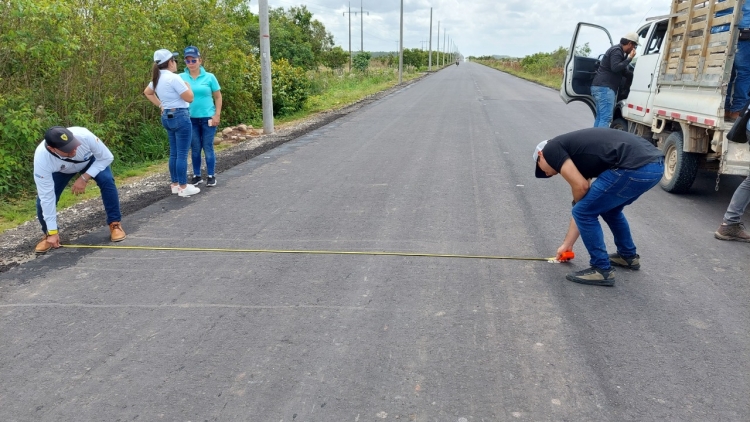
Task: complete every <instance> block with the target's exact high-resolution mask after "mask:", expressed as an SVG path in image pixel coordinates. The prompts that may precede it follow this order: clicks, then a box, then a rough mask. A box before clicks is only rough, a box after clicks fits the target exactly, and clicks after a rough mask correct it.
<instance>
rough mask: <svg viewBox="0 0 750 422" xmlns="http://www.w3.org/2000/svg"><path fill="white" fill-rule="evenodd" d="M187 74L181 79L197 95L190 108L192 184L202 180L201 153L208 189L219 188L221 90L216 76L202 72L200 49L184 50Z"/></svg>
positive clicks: (182, 75) (188, 48) (184, 73)
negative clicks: (216, 146) (216, 142)
mask: <svg viewBox="0 0 750 422" xmlns="http://www.w3.org/2000/svg"><path fill="white" fill-rule="evenodd" d="M184 56H185V65H186V66H187V67H186V68H185V72H183V73H182V74H181V75H180V76H181V77H182V79H183V80H184V81H185V82H187V83H189V84H190V86H191V87H192V89H193V93H194V94H195V99H194V100H193V102H192V103H191V104H190V122H191V123H192V125H193V139H192V143H191V150H192V160H193V178H192V179H191V183H192V184H193V185H199V184H201V183H202V182H203V179H202V178H201V151H203V154H204V155H205V156H206V174H207V176H208V178H207V180H206V186H216V176H215V173H214V172H215V171H216V154H215V153H214V136H215V135H216V128H217V127H218V126H219V122H220V119H221V87H220V86H219V81H218V80H217V79H216V76H214V74H213V73H209V72H206V69H204V68H203V59H202V58H201V54H200V52H199V51H198V47H194V46H189V47H185V51H184Z"/></svg>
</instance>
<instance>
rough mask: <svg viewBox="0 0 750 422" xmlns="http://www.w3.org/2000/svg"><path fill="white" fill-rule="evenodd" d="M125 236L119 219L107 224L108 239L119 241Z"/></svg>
mask: <svg viewBox="0 0 750 422" xmlns="http://www.w3.org/2000/svg"><path fill="white" fill-rule="evenodd" d="M126 237H127V235H126V234H125V230H123V229H122V224H120V222H119V221H116V222H114V223H110V224H109V240H111V241H113V242H119V241H121V240H123V239H125V238H126Z"/></svg>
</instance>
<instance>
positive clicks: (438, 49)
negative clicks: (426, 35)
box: [430, 21, 440, 67]
mask: <svg viewBox="0 0 750 422" xmlns="http://www.w3.org/2000/svg"><path fill="white" fill-rule="evenodd" d="M430 32H432V31H430ZM430 37H432V34H430ZM437 42H438V46H437V48H436V49H435V51H436V52H437V55H438V57H437V63H436V64H437V65H438V67H440V21H438V39H437Z"/></svg>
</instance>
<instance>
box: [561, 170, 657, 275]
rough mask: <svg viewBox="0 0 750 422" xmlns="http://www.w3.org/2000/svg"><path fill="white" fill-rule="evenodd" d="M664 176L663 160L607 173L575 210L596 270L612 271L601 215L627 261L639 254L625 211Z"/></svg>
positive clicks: (579, 202) (603, 174)
mask: <svg viewBox="0 0 750 422" xmlns="http://www.w3.org/2000/svg"><path fill="white" fill-rule="evenodd" d="M662 173H664V160H663V159H660V160H659V161H658V162H654V163H649V164H646V165H644V166H641V167H640V168H637V169H634V170H626V169H610V170H607V171H605V172H604V173H602V174H600V175H599V177H598V178H597V179H596V180H595V181H594V183H592V184H591V188H590V189H589V191H588V193H586V196H584V197H583V198H582V199H581V200H580V201H578V203H577V204H576V205H575V206H574V207H573V219H574V220H575V222H576V225H577V226H578V231H579V232H580V233H581V240H583V244H584V245H585V246H586V250H588V252H589V255H590V256H591V259H590V261H589V262H590V265H591V266H592V267H597V268H600V269H602V270H608V269H610V268H611V265H610V263H609V254H608V253H607V246H606V245H605V244H604V232H603V231H602V226H601V224H599V216H602V219H603V220H604V222H605V223H607V225H608V226H609V229H610V230H611V231H612V235H613V236H614V238H615V245H616V246H617V253H619V254H620V256H623V257H626V258H630V257H633V256H635V255H636V250H635V244H634V243H633V237H632V236H631V234H630V226H629V225H628V220H627V219H626V218H625V214H623V212H622V209H623V208H625V206H627V205H630V204H632V203H633V201H635V200H636V199H638V197H640V196H641V195H642V194H643V193H645V192H646V191H648V190H649V189H651V188H652V187H654V186H656V184H657V183H659V180H660V179H661V177H662Z"/></svg>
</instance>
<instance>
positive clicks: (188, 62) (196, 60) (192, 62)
mask: <svg viewBox="0 0 750 422" xmlns="http://www.w3.org/2000/svg"><path fill="white" fill-rule="evenodd" d="M185 63H187V64H195V63H198V59H185Z"/></svg>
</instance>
